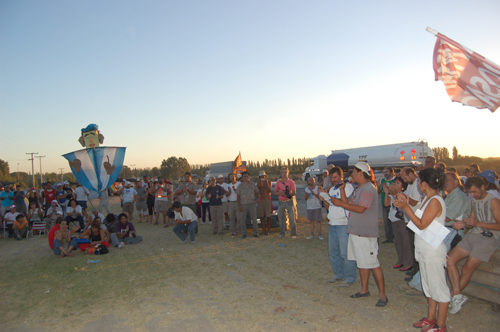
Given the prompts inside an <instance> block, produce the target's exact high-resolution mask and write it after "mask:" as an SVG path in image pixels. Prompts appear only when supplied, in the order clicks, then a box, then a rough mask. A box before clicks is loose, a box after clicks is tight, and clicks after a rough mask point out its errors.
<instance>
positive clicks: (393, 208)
mask: <svg viewBox="0 0 500 332" xmlns="http://www.w3.org/2000/svg"><path fill="white" fill-rule="evenodd" d="M389 198H390V199H391V206H390V209H389V216H388V217H389V220H390V221H391V222H396V221H398V220H401V219H398V218H396V213H398V208H397V207H396V206H394V204H393V202H394V197H392V195H389Z"/></svg>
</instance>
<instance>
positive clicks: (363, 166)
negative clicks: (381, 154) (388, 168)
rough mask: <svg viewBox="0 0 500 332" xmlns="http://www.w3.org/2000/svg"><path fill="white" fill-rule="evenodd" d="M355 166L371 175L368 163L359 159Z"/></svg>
mask: <svg viewBox="0 0 500 332" xmlns="http://www.w3.org/2000/svg"><path fill="white" fill-rule="evenodd" d="M354 167H356V168H357V169H360V170H361V171H362V172H363V173H366V174H368V175H370V170H371V168H370V165H368V164H367V163H365V162H363V161H359V162H357V163H356V165H354Z"/></svg>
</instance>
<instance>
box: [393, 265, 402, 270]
mask: <svg viewBox="0 0 500 332" xmlns="http://www.w3.org/2000/svg"><path fill="white" fill-rule="evenodd" d="M400 267H403V264H394V266H393V267H392V268H393V269H399V268H400Z"/></svg>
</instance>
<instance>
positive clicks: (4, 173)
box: [0, 159, 13, 181]
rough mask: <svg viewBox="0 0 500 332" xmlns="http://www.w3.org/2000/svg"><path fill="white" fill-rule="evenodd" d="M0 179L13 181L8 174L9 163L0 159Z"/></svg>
mask: <svg viewBox="0 0 500 332" xmlns="http://www.w3.org/2000/svg"><path fill="white" fill-rule="evenodd" d="M0 181H13V179H12V177H11V176H10V170H9V163H8V162H7V161H4V160H2V159H0Z"/></svg>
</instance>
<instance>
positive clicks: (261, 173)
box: [259, 171, 267, 176]
mask: <svg viewBox="0 0 500 332" xmlns="http://www.w3.org/2000/svg"><path fill="white" fill-rule="evenodd" d="M266 175H267V174H266V172H265V171H259V176H266Z"/></svg>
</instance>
